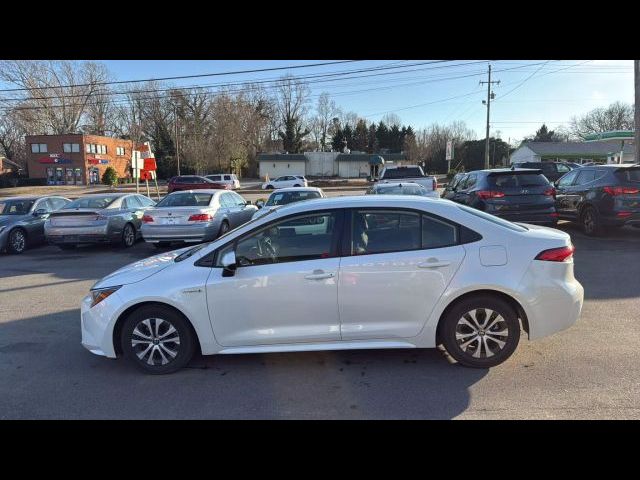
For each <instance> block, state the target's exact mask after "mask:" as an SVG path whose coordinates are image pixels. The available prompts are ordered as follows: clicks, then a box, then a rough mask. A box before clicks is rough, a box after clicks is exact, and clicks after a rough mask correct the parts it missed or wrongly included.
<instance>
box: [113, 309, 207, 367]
mask: <svg viewBox="0 0 640 480" xmlns="http://www.w3.org/2000/svg"><path fill="white" fill-rule="evenodd" d="M120 340H121V346H122V351H123V352H124V355H125V357H127V358H128V359H129V360H130V361H132V362H133V363H134V364H135V365H136V366H137V367H138V368H140V369H142V370H143V371H145V372H147V373H151V374H155V375H160V374H165V373H172V372H175V371H177V370H180V369H181V368H183V367H185V366H186V365H187V364H188V363H189V361H190V360H191V358H192V357H193V354H194V352H195V338H194V335H193V333H192V331H191V329H190V328H189V326H188V325H187V321H186V320H185V319H184V318H183V317H182V316H181V315H180V314H179V313H178V312H176V311H174V310H172V309H171V308H167V307H163V306H146V307H142V308H140V309H138V310H136V311H134V312H133V313H132V314H131V315H130V316H129V317H128V318H127V319H126V320H125V323H124V326H123V328H122V334H121V339H120Z"/></svg>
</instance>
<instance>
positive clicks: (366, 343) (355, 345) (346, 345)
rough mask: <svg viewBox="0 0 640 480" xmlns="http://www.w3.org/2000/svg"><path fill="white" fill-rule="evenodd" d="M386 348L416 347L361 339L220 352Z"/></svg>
mask: <svg viewBox="0 0 640 480" xmlns="http://www.w3.org/2000/svg"><path fill="white" fill-rule="evenodd" d="M387 348H416V345H415V344H413V343H409V342H406V341H402V340H388V341H387V340H361V341H350V342H326V343H324V342H323V343H293V344H284V345H282V344H280V345H254V346H247V347H226V348H224V349H222V350H220V351H219V352H218V353H220V354H234V353H275V352H315V351H322V350H364V349H387Z"/></svg>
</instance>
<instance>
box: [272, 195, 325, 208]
mask: <svg viewBox="0 0 640 480" xmlns="http://www.w3.org/2000/svg"><path fill="white" fill-rule="evenodd" d="M313 198H322V196H321V195H320V192H314V191H308V192H275V193H272V194H271V196H270V197H269V200H267V203H265V206H267V207H273V206H276V205H286V204H288V203H294V202H301V201H303V200H311V199H313Z"/></svg>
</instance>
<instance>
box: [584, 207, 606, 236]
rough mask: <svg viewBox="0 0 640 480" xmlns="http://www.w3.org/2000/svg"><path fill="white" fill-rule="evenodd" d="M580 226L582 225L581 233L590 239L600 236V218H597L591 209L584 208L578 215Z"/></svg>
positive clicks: (596, 214) (594, 211)
mask: <svg viewBox="0 0 640 480" xmlns="http://www.w3.org/2000/svg"><path fill="white" fill-rule="evenodd" d="M580 224H581V225H582V231H583V232H584V233H585V234H586V235H589V236H591V237H595V236H598V235H601V234H602V225H601V222H600V218H598V212H596V209H595V208H593V207H585V209H584V210H583V211H582V215H580Z"/></svg>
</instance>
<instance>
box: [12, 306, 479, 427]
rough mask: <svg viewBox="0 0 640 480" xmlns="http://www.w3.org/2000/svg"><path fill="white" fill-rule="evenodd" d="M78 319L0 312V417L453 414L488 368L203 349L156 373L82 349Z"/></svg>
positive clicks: (420, 358)
mask: <svg viewBox="0 0 640 480" xmlns="http://www.w3.org/2000/svg"><path fill="white" fill-rule="evenodd" d="M79 317H80V312H79V310H78V309H70V310H65V311H60V312H57V313H52V314H49V315H42V316H37V317H31V318H24V319H16V320H13V319H6V318H4V319H2V318H0V384H2V385H3V386H4V388H2V389H0V419H9V418H22V419H25V418H27V419H32V418H33V419H37V418H48V419H51V418H53V419H76V418H83V419H94V418H96V419H138V418H139V419H373V418H384V419H410V418H412V419H449V418H453V417H455V416H457V415H459V414H461V413H462V412H464V411H465V410H466V409H467V407H468V405H469V399H470V393H469V388H470V387H471V386H472V385H474V384H475V383H476V382H478V381H479V380H480V379H481V378H483V377H484V376H485V375H486V374H487V372H488V370H476V369H468V368H464V367H461V366H459V365H456V364H452V363H450V361H449V360H448V359H447V358H446V357H445V355H444V354H443V353H442V352H441V351H439V350H436V349H429V350H359V351H330V352H306V353H286V354H285V353H283V354H264V355H257V354H249V355H215V356H207V357H203V356H200V355H197V356H196V357H195V358H194V359H193V361H192V362H191V364H190V365H189V366H188V367H187V368H185V369H183V370H181V371H179V372H176V373H174V374H171V375H162V376H152V375H147V374H144V373H142V372H140V371H138V369H137V368H136V367H135V366H134V365H131V364H130V363H128V362H127V361H125V360H124V359H117V360H112V359H107V358H104V357H99V356H95V355H93V354H91V353H90V352H88V351H87V350H85V349H84V348H83V347H82V346H81V345H80V328H79Z"/></svg>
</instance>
